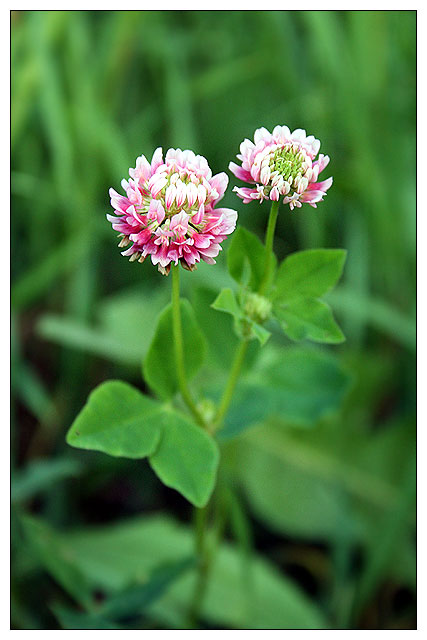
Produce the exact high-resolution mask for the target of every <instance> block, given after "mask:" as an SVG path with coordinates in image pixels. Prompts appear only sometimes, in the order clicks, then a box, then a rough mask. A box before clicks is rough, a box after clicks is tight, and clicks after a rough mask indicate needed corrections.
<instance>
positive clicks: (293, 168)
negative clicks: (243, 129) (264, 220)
mask: <svg viewBox="0 0 427 640" xmlns="http://www.w3.org/2000/svg"><path fill="white" fill-rule="evenodd" d="M319 149H320V142H319V140H316V138H315V137H314V136H307V134H306V132H305V131H304V129H295V131H293V132H292V133H291V131H290V129H289V128H288V127H286V126H280V125H278V126H277V127H274V129H273V133H270V132H269V131H268V130H267V129H266V128H265V127H261V129H257V130H256V131H255V135H254V142H252V141H251V140H248V139H246V140H244V141H243V142H242V144H241V145H240V154H239V155H238V156H237V158H238V159H239V160H240V161H241V162H242V164H241V166H239V165H237V164H235V163H234V162H230V165H229V169H230V171H232V173H234V175H235V176H236V178H239V180H243V181H244V182H248V183H250V184H254V185H255V187H252V188H249V187H234V189H233V191H235V192H236V193H237V195H238V196H239V197H240V198H242V200H243V202H244V203H248V202H251V201H252V200H259V201H260V202H262V201H263V200H275V201H277V200H279V199H280V198H282V197H283V202H284V203H285V204H289V206H290V208H291V210H293V209H294V207H298V208H299V207H302V205H303V204H304V203H305V202H307V203H308V204H310V205H311V206H312V207H316V206H317V204H316V203H317V202H320V201H321V200H323V197H324V196H325V195H326V192H327V190H328V189H329V187H330V186H331V184H332V178H328V179H327V180H323V181H321V182H318V177H319V173H320V172H321V171H323V169H324V168H325V167H326V166H327V164H328V162H329V156H325V155H323V154H320V155H319V156H318V158H317V160H316V159H315V158H316V156H317V154H318V153H319Z"/></svg>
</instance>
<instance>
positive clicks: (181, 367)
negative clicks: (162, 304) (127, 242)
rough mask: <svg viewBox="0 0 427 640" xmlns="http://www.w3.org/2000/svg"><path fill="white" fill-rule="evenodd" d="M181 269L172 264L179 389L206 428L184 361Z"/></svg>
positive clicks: (174, 332)
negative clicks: (190, 386)
mask: <svg viewBox="0 0 427 640" xmlns="http://www.w3.org/2000/svg"><path fill="white" fill-rule="evenodd" d="M179 269H180V265H179V264H178V265H177V266H175V265H172V324H173V344H174V351H175V362H176V371H177V375H178V384H179V390H180V392H181V395H182V398H183V400H184V402H185V404H186V405H187V407H188V409H189V410H190V412H191V414H192V415H193V417H194V419H195V420H196V421H197V422H198V424H199V425H200V426H201V427H204V428H205V426H206V425H205V422H204V420H203V418H202V416H201V414H200V412H199V411H198V409H197V407H196V404H195V402H194V400H193V398H192V396H191V393H190V389H189V388H188V383H187V376H186V373H185V361H184V340H183V336H182V322H181V309H180V302H179Z"/></svg>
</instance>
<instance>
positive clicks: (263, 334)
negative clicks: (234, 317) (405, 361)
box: [251, 322, 271, 347]
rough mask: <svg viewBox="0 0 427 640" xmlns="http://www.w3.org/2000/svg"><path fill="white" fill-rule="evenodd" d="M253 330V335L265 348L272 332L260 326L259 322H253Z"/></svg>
mask: <svg viewBox="0 0 427 640" xmlns="http://www.w3.org/2000/svg"><path fill="white" fill-rule="evenodd" d="M251 329H252V332H253V334H254V335H255V338H256V339H257V340H259V343H260V345H261V347H263V346H264V345H265V343H266V342H267V340H268V339H269V337H270V336H271V333H270V331H268V330H267V329H265V328H264V327H263V326H262V325H260V324H258V322H251Z"/></svg>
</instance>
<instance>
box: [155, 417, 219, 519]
mask: <svg viewBox="0 0 427 640" xmlns="http://www.w3.org/2000/svg"><path fill="white" fill-rule="evenodd" d="M159 424H160V426H161V428H162V437H161V440H160V444H159V446H158V448H157V449H156V452H155V453H154V455H152V456H151V457H150V464H151V466H152V467H153V469H154V471H155V472H156V474H157V475H158V476H159V478H160V480H161V481H162V482H163V483H164V484H165V485H167V486H168V487H173V488H174V489H177V490H178V491H179V492H180V493H182V495H183V496H185V497H186V498H187V500H189V501H190V502H192V503H193V504H195V505H196V506H197V507H203V506H204V505H205V504H206V503H207V501H208V500H209V497H210V496H211V494H212V491H213V488H214V485H215V478H216V470H217V466H218V461H219V451H218V446H217V444H216V443H215V441H214V440H213V438H211V436H209V435H208V434H207V433H206V432H205V431H203V430H202V429H201V428H200V427H198V426H196V425H195V424H194V423H192V422H190V420H188V419H187V418H186V417H184V416H181V415H180V414H179V413H178V412H176V411H172V410H167V409H165V410H164V411H163V413H162V414H161V415H160V416H159Z"/></svg>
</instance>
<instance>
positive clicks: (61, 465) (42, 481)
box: [10, 457, 82, 502]
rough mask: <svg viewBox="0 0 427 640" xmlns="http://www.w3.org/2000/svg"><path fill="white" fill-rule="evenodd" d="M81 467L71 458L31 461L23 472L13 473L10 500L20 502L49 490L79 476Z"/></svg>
mask: <svg viewBox="0 0 427 640" xmlns="http://www.w3.org/2000/svg"><path fill="white" fill-rule="evenodd" d="M81 472H82V465H81V463H80V462H78V461H77V460H73V459H72V458H66V457H60V458H57V459H56V460H55V459H53V458H52V459H50V460H47V459H40V460H33V461H32V462H30V463H29V464H28V466H26V467H25V469H23V470H19V471H15V473H14V475H13V478H12V483H11V491H10V493H11V500H12V502H20V501H22V500H27V499H28V498H31V497H33V496H34V495H36V494H38V493H40V492H42V491H45V490H46V489H50V488H51V487H52V484H55V483H59V482H61V480H65V479H66V478H70V477H76V476H79V475H80V474H81Z"/></svg>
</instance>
